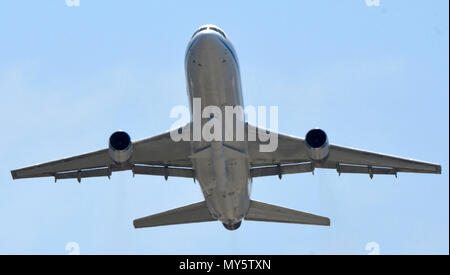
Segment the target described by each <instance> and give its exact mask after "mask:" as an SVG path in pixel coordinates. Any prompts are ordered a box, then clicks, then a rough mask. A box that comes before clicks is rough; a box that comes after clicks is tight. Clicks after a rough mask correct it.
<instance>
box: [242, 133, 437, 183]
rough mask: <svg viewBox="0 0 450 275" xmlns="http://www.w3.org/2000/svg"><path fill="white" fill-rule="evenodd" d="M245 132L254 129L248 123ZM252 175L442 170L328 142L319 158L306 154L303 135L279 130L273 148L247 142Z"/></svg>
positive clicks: (425, 171)
mask: <svg viewBox="0 0 450 275" xmlns="http://www.w3.org/2000/svg"><path fill="white" fill-rule="evenodd" d="M247 128H248V132H251V131H257V130H258V128H257V127H255V126H251V125H248V127H247ZM248 144H249V145H248V153H249V157H250V162H251V175H252V177H262V176H273V175H278V176H279V177H280V178H281V176H282V175H284V174H294V173H306V172H314V170H315V169H316V168H325V169H336V171H337V172H338V173H339V175H340V174H341V173H356V174H368V175H370V177H371V178H372V177H373V175H375V174H387V175H395V176H397V173H398V172H409V173H429V174H441V166H440V165H438V164H433V163H427V162H423V161H418V160H412V159H406V158H401V157H396V156H390V155H385V154H380V153H374V152H369V151H363V150H358V149H353V148H349V147H343V146H338V145H333V144H331V145H330V146H329V154H328V156H327V158H325V159H324V160H322V161H313V160H311V158H310V157H309V156H308V152H307V145H306V142H305V139H302V138H297V137H293V136H288V135H282V134H278V148H277V150H275V151H274V152H260V150H259V145H260V144H261V143H260V142H258V141H253V142H249V143H248Z"/></svg>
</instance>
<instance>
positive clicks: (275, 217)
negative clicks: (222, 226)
mask: <svg viewBox="0 0 450 275" xmlns="http://www.w3.org/2000/svg"><path fill="white" fill-rule="evenodd" d="M245 220H248V221H261V222H283V223H297V224H311V225H324V226H330V219H329V218H326V217H321V216H316V215H313V214H309V213H305V212H300V211H296V210H292V209H289V208H284V207H280V206H276V205H271V204H267V203H262V202H258V201H251V202H250V208H249V210H248V213H247V216H246V217H245Z"/></svg>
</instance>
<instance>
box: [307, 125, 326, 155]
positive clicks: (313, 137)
mask: <svg viewBox="0 0 450 275" xmlns="http://www.w3.org/2000/svg"><path fill="white" fill-rule="evenodd" d="M305 141H306V149H307V152H308V156H309V157H310V158H311V159H312V160H315V161H319V160H324V159H326V158H327V157H328V154H329V153H330V144H329V143H328V137H327V134H326V133H325V132H324V131H323V130H321V129H312V130H311V131H309V132H308V133H307V134H306V138H305Z"/></svg>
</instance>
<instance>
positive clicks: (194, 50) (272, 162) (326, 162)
mask: <svg viewBox="0 0 450 275" xmlns="http://www.w3.org/2000/svg"><path fill="white" fill-rule="evenodd" d="M185 72H186V80H187V92H188V97H189V100H190V107H191V110H190V111H191V118H192V119H191V121H190V123H188V124H186V125H185V126H182V127H180V128H178V129H173V130H170V131H167V132H164V133H162V134H159V135H156V136H153V137H150V138H146V139H142V140H138V141H134V142H133V141H132V140H131V138H130V136H129V134H128V133H126V132H124V131H117V132H115V133H113V134H112V135H111V136H110V138H109V146H108V148H105V149H102V150H99V151H95V152H91V153H87V154H82V155H78V156H74V157H69V158H64V159H60V160H56V161H52V162H47V163H43V164H37V165H34V166H30V167H26V168H22V169H17V170H12V171H11V175H12V178H13V179H14V180H15V179H22V178H35V177H54V179H55V182H56V181H57V180H61V179H77V180H78V182H81V179H83V178H91V177H108V178H109V177H110V176H111V174H112V173H113V172H119V171H126V170H131V171H132V173H133V176H134V175H136V174H137V175H156V176H164V178H165V179H166V180H167V178H168V177H183V178H192V179H193V180H194V181H198V182H199V184H200V187H201V190H202V193H203V196H204V199H205V200H204V201H201V202H198V203H194V204H190V205H187V206H184V207H180V208H176V209H173V210H169V211H166V212H163V213H159V214H154V215H150V216H147V217H144V218H140V219H136V220H134V222H133V224H134V227H135V228H147V227H155V226H163V225H175V224H187V223H198V222H209V221H220V222H221V223H222V224H223V226H224V227H225V228H226V229H228V230H236V229H238V228H239V227H240V225H241V223H242V220H248V221H264V222H281V223H293V224H307V225H321V226H330V219H329V218H326V217H323V216H318V215H313V214H309V213H305V212H301V211H296V210H292V209H288V208H285V207H281V206H276V205H271V204H267V203H263V202H259V201H255V200H251V199H250V193H251V187H252V182H253V179H254V178H258V177H265V176H278V177H279V178H280V179H281V177H282V176H283V175H287V174H296V173H314V170H315V169H335V170H336V171H337V172H338V174H339V175H341V174H344V173H355V174H368V175H369V176H370V178H373V176H374V175H394V176H397V173H399V172H409V173H428V174H441V166H440V165H438V164H433V163H427V162H422V161H417V160H412V159H406V158H400V157H395V156H390V155H384V154H379V153H374V152H368V151H363V150H358V149H353V148H349V147H343V146H339V145H333V144H330V143H329V142H328V137H327V134H326V133H325V131H323V130H321V129H312V130H310V131H309V132H308V133H307V134H306V136H305V138H304V139H303V138H298V137H294V136H290V135H284V134H280V133H275V134H276V135H277V137H278V146H277V148H276V150H274V151H272V152H266V151H262V150H260V145H261V144H262V143H263V142H262V141H258V140H249V138H248V137H249V136H250V134H256V135H258V134H260V133H261V132H260V131H262V132H264V131H265V132H266V134H267V133H269V134H270V131H269V130H263V129H261V128H258V127H256V126H253V125H251V124H249V123H245V125H244V127H245V129H244V130H245V138H244V140H242V141H235V140H231V141H229V140H228V141H227V140H225V141H221V140H212V141H206V140H204V139H200V140H197V141H195V140H179V141H174V140H173V138H171V136H172V134H176V133H182V132H183V131H186V132H189V130H190V129H193V127H194V125H193V124H194V123H195V122H196V121H195V119H193V118H194V115H193V114H192V112H193V106H192V102H193V99H194V98H199V99H201V100H202V104H204V106H218V107H220V108H221V109H223V107H224V106H244V103H243V99H242V88H241V76H240V69H239V63H238V58H237V55H236V51H235V49H234V47H233V45H232V43H231V41H230V40H229V38H228V36H227V35H226V34H225V32H224V31H223V30H222V29H220V28H219V27H217V26H215V25H204V26H201V27H199V28H198V29H197V30H196V31H195V33H194V34H193V35H192V37H191V39H190V41H189V44H188V47H187V50H186V55H185ZM211 119H212V118H211ZM235 119H236V118H235ZM207 121H208V119H204V118H201V125H204V124H205V123H207Z"/></svg>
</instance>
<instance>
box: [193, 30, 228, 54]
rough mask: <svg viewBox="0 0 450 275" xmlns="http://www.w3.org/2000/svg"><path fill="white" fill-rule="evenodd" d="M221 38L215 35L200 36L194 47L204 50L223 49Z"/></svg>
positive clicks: (203, 34) (205, 34)
mask: <svg viewBox="0 0 450 275" xmlns="http://www.w3.org/2000/svg"><path fill="white" fill-rule="evenodd" d="M219 39H220V38H219V37H218V36H217V34H215V33H202V34H199V35H198V37H197V39H196V42H195V45H194V47H195V48H196V49H202V50H212V49H217V48H219V47H221V46H222V45H221V43H220V40H219Z"/></svg>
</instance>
